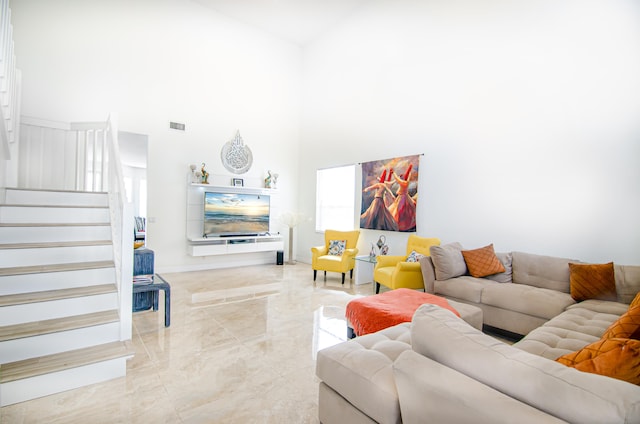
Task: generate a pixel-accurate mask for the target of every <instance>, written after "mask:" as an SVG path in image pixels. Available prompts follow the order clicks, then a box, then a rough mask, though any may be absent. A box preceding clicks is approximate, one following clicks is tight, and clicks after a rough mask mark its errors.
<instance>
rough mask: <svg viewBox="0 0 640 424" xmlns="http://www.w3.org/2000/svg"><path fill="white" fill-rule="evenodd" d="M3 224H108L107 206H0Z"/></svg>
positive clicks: (0, 218)
mask: <svg viewBox="0 0 640 424" xmlns="http://www.w3.org/2000/svg"><path fill="white" fill-rule="evenodd" d="M0 221H1V222H3V223H17V222H20V223H24V222H32V223H44V222H46V223H54V222H56V223H57V222H67V223H71V222H74V223H76V222H109V221H110V215H109V207H108V206H93V205H86V206H77V205H18V204H0Z"/></svg>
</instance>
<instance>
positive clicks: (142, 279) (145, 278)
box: [133, 274, 153, 284]
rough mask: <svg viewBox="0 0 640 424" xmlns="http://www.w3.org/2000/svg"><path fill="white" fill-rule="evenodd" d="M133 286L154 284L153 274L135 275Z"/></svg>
mask: <svg viewBox="0 0 640 424" xmlns="http://www.w3.org/2000/svg"><path fill="white" fill-rule="evenodd" d="M133 284H153V275H152V274H144V275H134V276H133Z"/></svg>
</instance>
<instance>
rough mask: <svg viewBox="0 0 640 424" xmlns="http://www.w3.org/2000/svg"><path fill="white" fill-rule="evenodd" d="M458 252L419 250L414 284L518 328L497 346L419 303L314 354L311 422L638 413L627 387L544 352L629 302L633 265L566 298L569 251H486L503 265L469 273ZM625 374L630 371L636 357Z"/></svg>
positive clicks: (634, 390) (577, 418)
mask: <svg viewBox="0 0 640 424" xmlns="http://www.w3.org/2000/svg"><path fill="white" fill-rule="evenodd" d="M438 249H441V250H440V251H438ZM462 251H464V249H462V247H461V246H460V245H459V244H457V243H456V244H453V246H451V245H445V246H440V247H439V248H436V249H432V252H431V257H425V258H422V259H421V260H420V262H421V266H422V270H423V277H424V282H425V291H428V292H431V293H435V294H438V295H441V296H444V297H446V298H449V299H451V300H453V301H454V302H462V303H468V304H472V305H475V306H477V307H479V308H481V309H482V311H483V320H484V323H485V325H487V326H489V327H493V328H494V329H502V330H505V331H507V332H509V333H515V334H522V335H526V336H525V337H524V338H522V339H521V340H520V341H518V342H517V343H515V344H513V345H509V344H506V343H503V342H501V341H499V340H497V339H495V338H494V337H492V336H490V335H487V334H484V333H482V332H480V331H478V330H477V329H474V328H473V327H472V326H470V325H468V324H467V323H465V322H464V321H462V320H460V319H459V318H458V317H456V316H455V315H453V314H452V313H450V312H449V311H446V310H444V309H442V308H439V307H436V306H434V305H423V306H421V307H420V308H419V309H418V311H417V312H416V314H415V315H414V317H413V320H412V322H411V323H404V324H400V325H397V326H394V327H391V328H387V329H385V330H382V331H379V332H377V333H374V334H368V335H365V336H362V337H357V338H356V339H354V340H351V341H347V342H344V343H341V344H339V345H336V346H333V347H330V348H327V349H324V350H322V351H320V352H319V354H318V361H317V375H318V377H319V378H320V379H321V382H320V388H319V392H320V393H319V418H320V421H321V422H322V423H324V424H330V423H337V422H349V423H359V422H362V423H372V422H379V423H400V422H405V423H412V422H416V423H417V422H435V423H439V422H445V423H446V422H456V423H465V422H468V423H483V422H486V423H507V422H525V423H526V422H532V423H533V422H535V423H540V422H542V423H546V422H575V423H590V422H592V423H632V422H640V387H639V386H637V385H635V384H631V383H629V382H626V381H622V380H619V379H616V378H611V377H607V376H603V375H598V374H594V373H587V372H583V371H579V370H578V369H576V368H572V367H568V366H566V365H564V364H563V363H559V362H556V361H555V359H556V358H559V357H560V356H563V355H571V354H572V352H575V351H579V350H580V349H582V348H585V346H591V345H592V344H594V343H596V344H597V342H598V341H599V339H600V338H601V337H602V336H603V334H604V333H605V332H606V331H608V329H609V328H610V327H611V326H612V325H614V323H616V321H617V320H619V319H621V318H620V317H621V316H623V315H625V314H626V313H627V312H628V311H629V309H630V308H629V303H630V302H632V300H633V299H634V297H635V296H636V294H637V293H638V292H639V291H640V267H639V266H619V265H611V266H613V270H614V278H615V292H616V294H615V299H611V300H601V299H587V300H582V301H576V300H575V299H574V298H573V297H572V294H573V295H574V296H575V293H572V284H571V283H572V281H573V275H572V272H571V271H570V264H580V261H577V260H572V259H568V258H555V257H549V256H540V255H533V254H528V253H522V252H511V253H498V254H496V257H497V258H498V259H499V261H500V264H501V265H502V267H503V268H504V271H503V272H500V273H495V274H492V275H489V276H485V277H473V276H471V275H469V270H468V269H466V268H465V269H462V266H461V264H460V262H459V259H460V257H459V256H458V255H461V252H462ZM452 258H453V259H452ZM443 259H444V260H443ZM463 263H464V260H463ZM571 269H572V268H571ZM623 318H624V316H623ZM632 342H633V341H632ZM633 343H635V342H633ZM634 346H635V347H637V344H635V345H632V347H634ZM627 351H628V349H627ZM638 355H640V349H638V351H637V352H636V356H638ZM631 372H635V373H637V375H638V377H639V378H640V366H639V367H637V368H634V369H632V370H631Z"/></svg>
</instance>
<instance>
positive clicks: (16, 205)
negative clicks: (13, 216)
mask: <svg viewBox="0 0 640 424" xmlns="http://www.w3.org/2000/svg"><path fill="white" fill-rule="evenodd" d="M2 206H4V207H9V208H65V209H108V208H109V207H108V206H103V205H50V204H49V205H39V204H30V203H4V204H2Z"/></svg>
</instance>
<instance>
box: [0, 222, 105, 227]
mask: <svg viewBox="0 0 640 424" xmlns="http://www.w3.org/2000/svg"><path fill="white" fill-rule="evenodd" d="M110 225H111V224H110V223H109V222H15V223H14V222H11V223H4V222H2V223H0V227H90V226H100V227H104V226H110Z"/></svg>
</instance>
